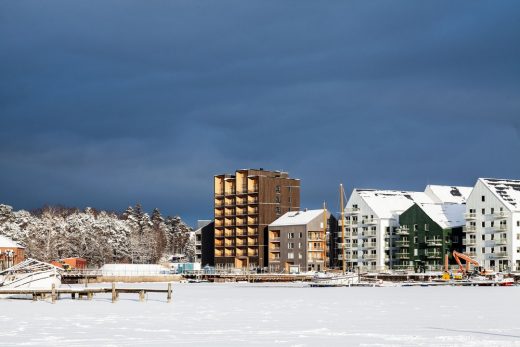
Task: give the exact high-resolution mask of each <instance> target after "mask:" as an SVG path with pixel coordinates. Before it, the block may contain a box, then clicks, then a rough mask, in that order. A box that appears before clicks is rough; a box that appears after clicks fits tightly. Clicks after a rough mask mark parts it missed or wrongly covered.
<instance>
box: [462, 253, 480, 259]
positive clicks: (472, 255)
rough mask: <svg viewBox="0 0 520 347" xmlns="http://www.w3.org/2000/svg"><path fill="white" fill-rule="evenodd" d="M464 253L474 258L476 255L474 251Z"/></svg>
mask: <svg viewBox="0 0 520 347" xmlns="http://www.w3.org/2000/svg"><path fill="white" fill-rule="evenodd" d="M464 254H466V255H467V256H468V257H470V258H476V256H477V253H476V252H466V253H464Z"/></svg>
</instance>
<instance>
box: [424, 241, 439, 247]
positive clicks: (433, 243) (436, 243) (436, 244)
mask: <svg viewBox="0 0 520 347" xmlns="http://www.w3.org/2000/svg"><path fill="white" fill-rule="evenodd" d="M426 246H428V247H441V246H442V239H429V240H426Z"/></svg>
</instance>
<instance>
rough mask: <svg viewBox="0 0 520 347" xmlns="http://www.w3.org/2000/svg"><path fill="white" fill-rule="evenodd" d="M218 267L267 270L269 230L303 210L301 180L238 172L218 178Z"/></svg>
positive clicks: (252, 171) (274, 173) (268, 173)
mask: <svg viewBox="0 0 520 347" xmlns="http://www.w3.org/2000/svg"><path fill="white" fill-rule="evenodd" d="M214 179H215V209H214V213H215V267H216V268H217V269H225V268H228V269H229V268H247V269H256V268H265V267H267V226H268V225H269V224H270V223H272V222H273V221H274V220H275V219H277V218H278V217H280V216H281V215H283V214H284V213H286V212H289V211H298V210H299V208H300V180H299V179H295V178H290V177H289V174H288V173H287V172H281V171H267V170H263V169H258V170H256V169H244V170H237V171H236V172H235V174H223V175H217V176H215V178H214Z"/></svg>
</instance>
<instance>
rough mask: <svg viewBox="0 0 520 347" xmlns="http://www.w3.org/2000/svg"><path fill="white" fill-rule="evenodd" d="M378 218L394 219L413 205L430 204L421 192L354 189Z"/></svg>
mask: <svg viewBox="0 0 520 347" xmlns="http://www.w3.org/2000/svg"><path fill="white" fill-rule="evenodd" d="M354 192H357V193H358V194H359V196H360V197H361V198H362V199H363V200H364V201H365V202H366V203H367V204H368V205H369V206H370V208H371V209H372V210H373V211H374V213H375V214H376V215H377V217H378V218H394V217H396V215H398V214H400V213H402V212H403V211H405V210H407V209H409V208H410V207H411V206H412V205H413V204H414V203H416V202H417V203H420V202H432V200H431V198H429V197H428V195H426V194H425V193H423V192H409V191H400V190H377V189H355V190H354Z"/></svg>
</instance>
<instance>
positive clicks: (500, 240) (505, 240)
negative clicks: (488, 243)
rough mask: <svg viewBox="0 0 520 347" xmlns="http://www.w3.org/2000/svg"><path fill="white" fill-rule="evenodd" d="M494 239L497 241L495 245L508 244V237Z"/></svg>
mask: <svg viewBox="0 0 520 347" xmlns="http://www.w3.org/2000/svg"><path fill="white" fill-rule="evenodd" d="M492 241H494V242H495V245H507V239H496V240H492Z"/></svg>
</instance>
